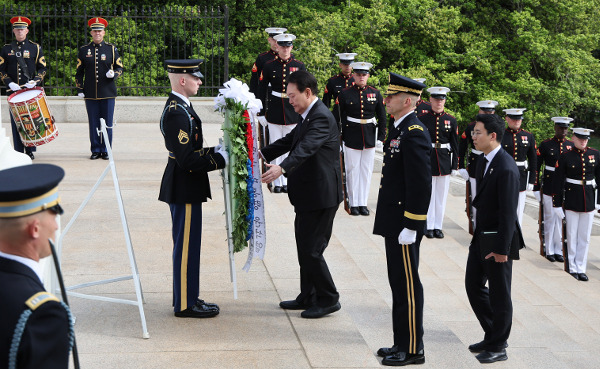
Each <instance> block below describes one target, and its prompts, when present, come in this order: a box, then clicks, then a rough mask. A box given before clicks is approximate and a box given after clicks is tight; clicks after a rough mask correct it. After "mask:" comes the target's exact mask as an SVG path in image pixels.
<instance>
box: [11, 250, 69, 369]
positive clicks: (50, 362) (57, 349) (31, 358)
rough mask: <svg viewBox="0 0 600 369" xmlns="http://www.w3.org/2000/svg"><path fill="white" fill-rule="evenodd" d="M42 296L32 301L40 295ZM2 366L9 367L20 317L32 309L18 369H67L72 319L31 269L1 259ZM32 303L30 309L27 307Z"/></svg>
mask: <svg viewBox="0 0 600 369" xmlns="http://www.w3.org/2000/svg"><path fill="white" fill-rule="evenodd" d="M40 292H43V293H44V295H43V297H42V296H40V295H38V299H31V297H32V296H34V295H36V294H37V293H40ZM0 301H2V303H0V317H1V318H0V362H1V363H2V364H0V367H1V368H7V365H8V353H9V349H10V342H12V339H13V334H14V332H15V327H16V326H17V322H18V320H19V317H20V316H21V314H22V313H23V312H24V311H25V310H28V309H30V310H31V311H32V314H31V316H30V317H29V319H28V320H27V324H26V325H25V330H24V332H23V336H22V338H21V344H20V345H19V351H18V353H17V368H31V369H33V368H36V369H37V368H47V369H54V368H67V367H68V366H69V365H68V360H69V350H70V347H71V346H70V341H69V335H70V332H71V327H70V322H69V316H68V313H67V311H66V309H65V308H64V306H63V305H62V304H61V303H60V302H59V300H58V298H56V297H55V296H53V295H51V294H49V293H47V292H45V290H44V286H43V285H42V282H41V281H40V279H39V278H38V276H37V275H36V274H35V272H34V271H33V270H31V269H30V268H29V267H28V266H26V265H23V264H21V263H19V262H17V261H14V260H11V259H6V258H3V257H1V256H0ZM27 301H29V304H30V306H31V307H28V305H26V302H27Z"/></svg>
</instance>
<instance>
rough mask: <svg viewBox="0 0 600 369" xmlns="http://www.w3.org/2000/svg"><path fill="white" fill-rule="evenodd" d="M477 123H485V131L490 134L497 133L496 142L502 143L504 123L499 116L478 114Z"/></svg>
mask: <svg viewBox="0 0 600 369" xmlns="http://www.w3.org/2000/svg"><path fill="white" fill-rule="evenodd" d="M475 121H476V122H481V123H483V127H484V128H485V130H486V131H487V132H488V134H490V133H496V141H497V142H498V143H500V142H502V136H504V131H505V129H504V121H503V120H502V118H500V117H499V116H498V115H497V114H477V118H475Z"/></svg>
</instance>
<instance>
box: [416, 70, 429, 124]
mask: <svg viewBox="0 0 600 369" xmlns="http://www.w3.org/2000/svg"><path fill="white" fill-rule="evenodd" d="M414 80H415V81H417V82H419V83H423V84H424V83H425V81H426V79H425V78H415V79H414ZM428 110H431V104H430V103H429V102H428V101H425V100H423V98H422V97H421V96H419V100H418V101H417V106H416V107H415V112H416V113H417V116H419V115H421V114H425V113H426V112H427V111H428Z"/></svg>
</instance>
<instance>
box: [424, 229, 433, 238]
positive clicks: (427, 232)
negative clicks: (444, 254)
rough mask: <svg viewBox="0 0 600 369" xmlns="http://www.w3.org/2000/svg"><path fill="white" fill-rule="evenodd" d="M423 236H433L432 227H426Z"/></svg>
mask: <svg viewBox="0 0 600 369" xmlns="http://www.w3.org/2000/svg"><path fill="white" fill-rule="evenodd" d="M425 237H427V238H433V229H428V230H426V231H425Z"/></svg>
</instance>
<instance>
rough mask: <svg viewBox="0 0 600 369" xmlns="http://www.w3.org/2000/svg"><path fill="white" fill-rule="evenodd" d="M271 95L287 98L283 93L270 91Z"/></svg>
mask: <svg viewBox="0 0 600 369" xmlns="http://www.w3.org/2000/svg"><path fill="white" fill-rule="evenodd" d="M271 94H272V95H273V96H277V97H281V98H284V99H287V98H288V95H287V94H286V93H285V92H277V91H271Z"/></svg>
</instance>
